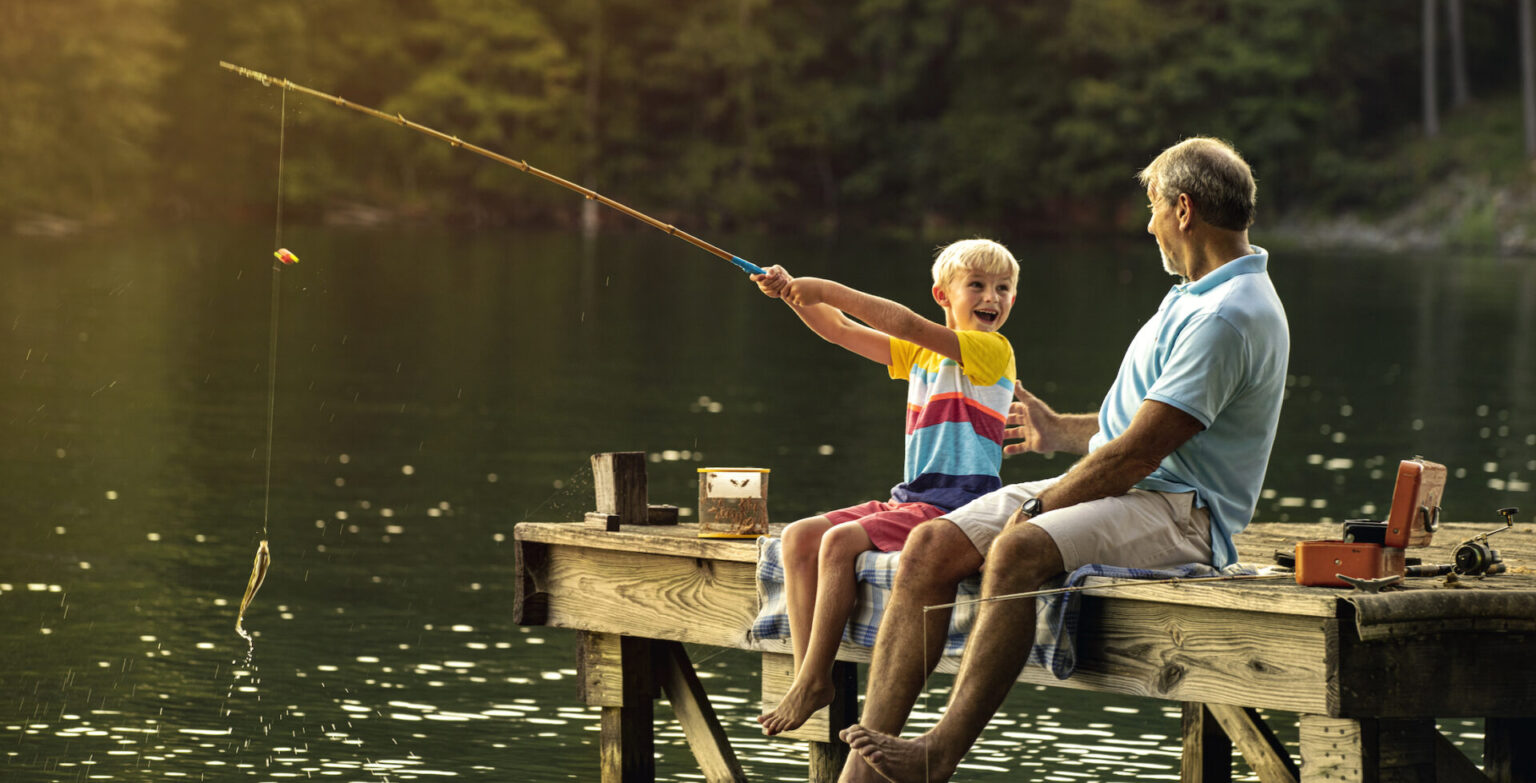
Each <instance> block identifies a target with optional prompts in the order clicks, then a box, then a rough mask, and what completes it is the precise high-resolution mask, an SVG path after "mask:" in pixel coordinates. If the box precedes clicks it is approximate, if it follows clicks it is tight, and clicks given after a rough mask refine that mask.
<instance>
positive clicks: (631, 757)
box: [576, 631, 657, 783]
mask: <svg viewBox="0 0 1536 783" xmlns="http://www.w3.org/2000/svg"><path fill="white" fill-rule="evenodd" d="M577 638H578V648H577V653H576V654H577V670H578V671H579V673H580V680H579V682H578V689H579V691H580V694H581V699H582V701H583V702H584V703H586V704H587V705H589V706H596V707H602V711H603V714H602V726H601V729H602V732H601V740H600V742H601V745H602V747H601V753H602V777H601V780H602V783H649V782H650V781H653V780H655V779H656V735H655V731H654V728H653V721H654V718H655V714H656V701H655V700H656V695H657V688H656V678H655V676H654V673H655V671H656V666H655V663H654V661H653V660H652V657H653V656H652V653H653V647H654V645H655V642H653V641H652V640H650V639H642V638H638V637H633V636H619V635H617V634H609V633H593V632H589V631H581V632H579V633H578V634H577Z"/></svg>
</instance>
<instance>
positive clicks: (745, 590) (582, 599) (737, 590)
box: [545, 545, 757, 648]
mask: <svg viewBox="0 0 1536 783" xmlns="http://www.w3.org/2000/svg"><path fill="white" fill-rule="evenodd" d="M545 583H546V589H547V590H548V592H549V595H550V599H549V617H548V622H549V624H550V625H552V626H556V627H560V628H574V629H577V630H585V631H599V632H603V633H620V634H630V635H634V636H644V637H648V638H652V639H669V640H672V641H678V642H688V643H692V644H712V645H715V646H719V647H735V648H743V647H745V646H746V641H747V639H746V630H747V628H748V626H750V624H751V622H752V619H753V618H754V617H755V616H756V613H757V587H756V581H755V575H754V569H753V567H752V565H751V564H748V563H740V562H719V561H713V560H702V559H698V558H688V557H671V556H666V555H652V554H644V553H633V552H616V551H612V550H604V549H587V548H583V547H577V546H565V545H551V546H549V547H548V566H547V569H546V574H545Z"/></svg>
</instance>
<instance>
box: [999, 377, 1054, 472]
mask: <svg viewBox="0 0 1536 783" xmlns="http://www.w3.org/2000/svg"><path fill="white" fill-rule="evenodd" d="M1013 397H1014V401H1013V403H1012V404H1010V405H1009V406H1008V422H1007V425H1008V427H1007V429H1005V430H1003V439H1004V440H1014V441H1017V442H1016V443H1009V444H1007V445H1005V446H1003V453H1004V454H1007V455H1008V456H1010V457H1011V456H1013V455H1015V454H1028V453H1030V452H1035V453H1037V454H1047V453H1050V452H1052V451H1056V450H1057V449H1056V448H1055V447H1054V446H1052V445H1051V444H1050V436H1051V433H1052V432H1054V431H1055V429H1056V425H1057V422H1058V421H1059V420H1060V419H1061V414H1059V413H1057V412H1056V411H1054V410H1051V406H1049V405H1046V404H1045V402H1043V401H1042V400H1041V399H1040V398H1039V397H1036V396H1035V395H1033V394H1030V393H1029V392H1028V391H1027V390H1026V389H1025V388H1024V385H1023V384H1021V383H1019V382H1018V381H1014V382H1013Z"/></svg>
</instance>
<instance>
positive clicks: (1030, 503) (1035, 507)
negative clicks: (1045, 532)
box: [1019, 498, 1045, 519]
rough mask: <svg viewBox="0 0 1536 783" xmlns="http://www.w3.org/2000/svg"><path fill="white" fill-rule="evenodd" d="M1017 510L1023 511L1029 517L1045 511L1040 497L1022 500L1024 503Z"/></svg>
mask: <svg viewBox="0 0 1536 783" xmlns="http://www.w3.org/2000/svg"><path fill="white" fill-rule="evenodd" d="M1019 510H1020V511H1022V512H1024V514H1025V515H1026V516H1028V517H1029V518H1030V519H1034V518H1035V517H1038V516H1040V515H1041V514H1044V513H1045V509H1044V508H1042V507H1041V504H1040V498H1030V499H1029V500H1026V501H1024V505H1023V506H1020V507H1019Z"/></svg>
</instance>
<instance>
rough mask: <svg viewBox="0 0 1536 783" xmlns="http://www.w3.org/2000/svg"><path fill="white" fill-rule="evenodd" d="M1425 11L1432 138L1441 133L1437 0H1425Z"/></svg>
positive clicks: (1427, 119) (1427, 131) (1427, 130)
mask: <svg viewBox="0 0 1536 783" xmlns="http://www.w3.org/2000/svg"><path fill="white" fill-rule="evenodd" d="M1423 2H1424V4H1423V9H1424V13H1423V14H1422V16H1423V17H1424V19H1423V21H1424V74H1423V84H1424V95H1423V101H1424V135H1425V136H1428V137H1430V138H1434V137H1435V136H1438V135H1440V109H1439V107H1438V106H1437V105H1436V103H1435V96H1436V95H1437V94H1438V93H1439V90H1438V89H1436V87H1435V68H1436V65H1435V38H1436V34H1435V33H1436V31H1435V0H1423ZM1522 2H1524V0H1522Z"/></svg>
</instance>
